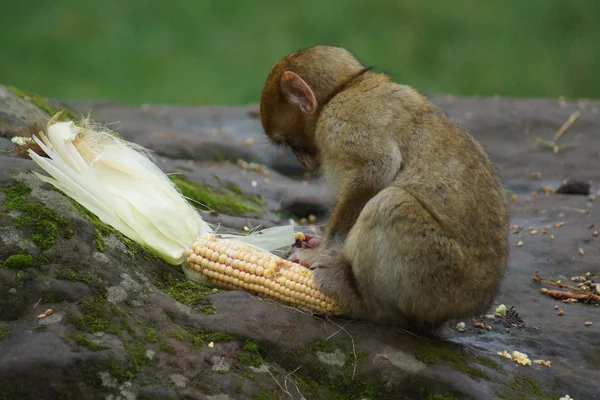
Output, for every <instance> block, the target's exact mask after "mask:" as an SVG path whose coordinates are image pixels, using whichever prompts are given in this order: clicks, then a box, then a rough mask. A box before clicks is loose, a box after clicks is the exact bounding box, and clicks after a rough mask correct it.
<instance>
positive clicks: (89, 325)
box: [67, 295, 114, 333]
mask: <svg viewBox="0 0 600 400" xmlns="http://www.w3.org/2000/svg"><path fill="white" fill-rule="evenodd" d="M81 314H82V315H81V316H75V315H69V316H68V317H67V320H68V321H69V322H70V323H72V324H73V325H75V327H77V329H79V330H81V331H84V332H88V333H94V332H98V331H108V330H109V328H110V327H111V324H110V319H109V318H108V317H107V311H106V297H105V296H104V295H97V296H93V297H90V298H89V299H85V300H83V301H82V302H81ZM111 331H114V329H111Z"/></svg>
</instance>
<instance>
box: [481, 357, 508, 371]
mask: <svg viewBox="0 0 600 400" xmlns="http://www.w3.org/2000/svg"><path fill="white" fill-rule="evenodd" d="M475 360H476V362H477V363H478V364H480V365H483V366H486V367H488V368H490V369H493V370H495V371H498V372H500V371H504V370H503V369H502V366H501V365H500V364H498V362H496V360H494V359H493V358H490V357H484V356H477V357H475Z"/></svg>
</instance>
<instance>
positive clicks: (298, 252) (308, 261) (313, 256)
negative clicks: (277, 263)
mask: <svg viewBox="0 0 600 400" xmlns="http://www.w3.org/2000/svg"><path fill="white" fill-rule="evenodd" d="M323 250H324V247H323V248H322V247H320V246H318V244H317V245H315V246H311V244H310V241H309V242H308V243H306V242H305V243H303V247H299V248H295V249H292V250H291V251H290V253H289V254H288V257H287V258H288V260H290V261H293V262H297V263H298V264H300V265H303V266H305V267H307V268H311V269H312V268H313V266H314V264H315V263H316V261H317V260H319V259H320V258H321V254H322V253H323V252H324V251H323Z"/></svg>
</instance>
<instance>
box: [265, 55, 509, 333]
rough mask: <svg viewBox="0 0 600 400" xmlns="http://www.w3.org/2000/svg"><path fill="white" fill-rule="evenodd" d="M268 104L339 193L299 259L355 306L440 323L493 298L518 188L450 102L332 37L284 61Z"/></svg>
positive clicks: (283, 134)
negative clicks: (508, 185) (511, 194)
mask: <svg viewBox="0 0 600 400" xmlns="http://www.w3.org/2000/svg"><path fill="white" fill-rule="evenodd" d="M259 109H260V120H261V124H262V127H263V130H264V132H265V134H266V136H267V138H268V140H269V142H271V143H273V144H274V145H279V146H285V147H288V148H290V149H291V150H292V151H293V153H294V154H295V156H296V157H297V159H298V161H299V162H300V164H301V165H302V166H303V167H304V168H305V169H307V170H308V171H312V172H317V173H319V174H320V176H321V177H322V178H323V180H324V182H325V183H326V184H327V185H328V186H329V187H330V188H331V189H332V190H333V193H334V194H335V202H334V206H333V209H332V211H331V214H330V215H329V218H328V221H327V223H326V227H325V231H324V234H323V236H322V238H321V239H320V243H318V245H316V246H310V247H312V248H305V249H297V250H294V251H293V252H292V254H291V255H290V259H293V260H296V261H298V262H300V263H301V264H303V265H307V266H309V267H310V268H311V269H312V271H313V276H314V279H315V283H316V285H317V287H318V288H319V290H321V291H322V292H324V293H325V294H326V295H328V296H329V297H331V298H332V299H334V300H335V301H336V302H337V304H338V305H339V306H340V307H341V308H342V310H344V314H345V315H348V316H350V317H351V318H356V319H361V320H366V321H370V322H372V323H375V324H382V325H394V326H400V327H404V328H406V329H413V330H425V331H431V330H436V329H439V328H440V327H441V326H443V324H444V323H446V322H448V321H450V320H453V319H458V318H464V317H470V316H476V315H481V313H483V312H484V311H485V310H487V309H488V308H489V307H490V306H491V305H492V303H493V300H494V297H495V295H496V293H497V291H498V288H499V286H500V284H501V282H502V278H503V276H504V273H505V270H506V269H507V266H508V258H509V251H508V248H509V245H508V240H509V239H508V232H509V209H508V207H509V206H508V198H507V197H508V196H507V194H506V190H505V187H504V185H503V182H502V181H501V179H500V176H499V174H498V172H497V170H496V169H495V166H494V165H493V164H492V162H491V160H490V158H489V156H488V154H487V152H486V150H485V149H484V147H483V146H482V145H481V144H480V143H479V142H478V141H477V140H476V139H475V138H474V137H473V136H472V135H471V134H470V133H469V132H467V131H466V129H464V128H462V127H461V126H460V125H459V124H458V123H457V122H455V121H454V120H452V119H451V118H450V117H449V116H448V115H447V114H445V112H444V111H443V110H442V109H441V108H440V107H438V106H437V105H434V104H433V103H432V102H431V101H430V100H429V99H428V98H427V97H426V96H425V95H423V94H421V93H420V92H418V91H417V90H416V89H414V88H412V87H411V86H408V85H404V84H400V83H397V82H395V81H393V80H392V78H391V77H390V76H389V75H387V74H385V73H381V72H376V71H374V70H373V68H371V67H368V66H365V65H363V63H362V62H361V61H359V59H358V58H357V57H356V56H355V55H354V54H353V53H351V52H350V51H349V50H347V49H345V48H342V47H334V46H324V45H323V46H314V47H310V48H306V49H303V50H298V51H295V52H293V53H291V54H289V55H287V56H285V57H284V58H282V59H280V60H279V61H278V62H277V63H276V64H275V65H274V66H273V67H272V69H271V71H270V73H269V74H268V76H267V79H266V81H265V84H264V87H263V90H262V93H261V97H260V104H259Z"/></svg>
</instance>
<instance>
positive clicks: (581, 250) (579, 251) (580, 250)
mask: <svg viewBox="0 0 600 400" xmlns="http://www.w3.org/2000/svg"><path fill="white" fill-rule="evenodd" d="M577 252H578V253H579V255H583V253H584V252H583V249H582V248H581V247H580V248H579V250H577Z"/></svg>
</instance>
